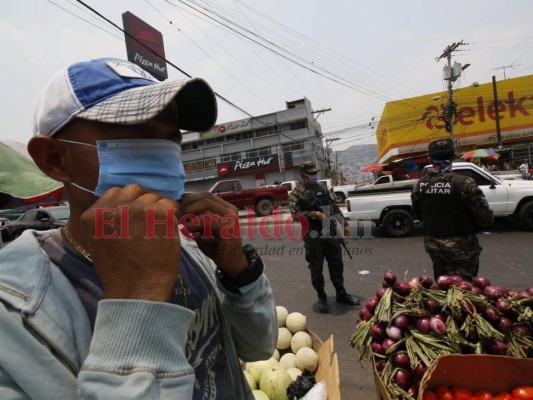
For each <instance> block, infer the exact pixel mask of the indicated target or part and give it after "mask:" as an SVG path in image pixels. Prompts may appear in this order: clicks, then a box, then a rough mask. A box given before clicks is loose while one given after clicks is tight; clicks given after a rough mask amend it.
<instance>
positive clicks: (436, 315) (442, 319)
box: [434, 313, 446, 324]
mask: <svg viewBox="0 0 533 400" xmlns="http://www.w3.org/2000/svg"><path fill="white" fill-rule="evenodd" d="M434 317H435V318H438V319H440V320H441V321H442V323H444V324H445V323H446V317H445V316H444V314H442V313H437V314H435V315H434Z"/></svg>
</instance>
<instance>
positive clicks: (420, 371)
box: [413, 362, 427, 379]
mask: <svg viewBox="0 0 533 400" xmlns="http://www.w3.org/2000/svg"><path fill="white" fill-rule="evenodd" d="M426 370H427V368H426V366H425V365H424V364H422V363H421V362H419V363H418V364H416V367H415V369H414V370H413V375H414V376H415V378H417V379H422V377H423V376H424V374H425V373H426Z"/></svg>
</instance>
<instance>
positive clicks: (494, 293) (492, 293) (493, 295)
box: [483, 286, 505, 300]
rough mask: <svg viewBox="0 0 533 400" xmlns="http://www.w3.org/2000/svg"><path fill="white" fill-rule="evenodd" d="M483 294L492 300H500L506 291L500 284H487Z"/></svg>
mask: <svg viewBox="0 0 533 400" xmlns="http://www.w3.org/2000/svg"><path fill="white" fill-rule="evenodd" d="M483 294H484V295H485V296H487V297H488V298H489V299H490V300H498V299H499V298H500V297H502V296H503V295H504V294H505V291H503V290H502V289H501V288H499V287H498V286H487V287H485V289H483Z"/></svg>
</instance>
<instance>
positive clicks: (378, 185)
mask: <svg viewBox="0 0 533 400" xmlns="http://www.w3.org/2000/svg"><path fill="white" fill-rule="evenodd" d="M416 182H418V179H402V180H394V178H393V177H392V175H383V176H380V177H379V178H378V179H376V180H375V181H374V182H372V183H369V184H368V185H361V186H358V187H357V191H363V190H384V189H405V188H407V187H409V188H412V187H413V186H414V185H415V183H416Z"/></svg>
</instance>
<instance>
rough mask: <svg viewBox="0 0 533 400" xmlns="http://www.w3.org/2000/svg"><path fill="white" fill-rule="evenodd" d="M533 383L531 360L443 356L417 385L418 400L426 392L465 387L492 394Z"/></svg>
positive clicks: (482, 356)
mask: <svg viewBox="0 0 533 400" xmlns="http://www.w3.org/2000/svg"><path fill="white" fill-rule="evenodd" d="M532 383H533V359H531V358H514V357H507V356H491V355H487V354H478V355H462V354H452V355H447V356H443V357H440V358H438V359H437V361H436V362H435V363H434V364H433V365H432V366H431V368H429V369H428V370H427V371H426V373H425V374H424V377H423V378H422V381H421V383H420V390H419V394H418V400H422V394H423V391H424V389H425V388H429V389H433V388H435V387H437V386H441V385H444V386H464V387H466V388H468V389H470V390H472V391H477V390H482V389H483V390H488V391H489V392H491V393H493V394H497V393H499V392H503V391H507V392H508V391H511V390H512V389H513V388H515V387H516V386H519V385H531V384H532Z"/></svg>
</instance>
